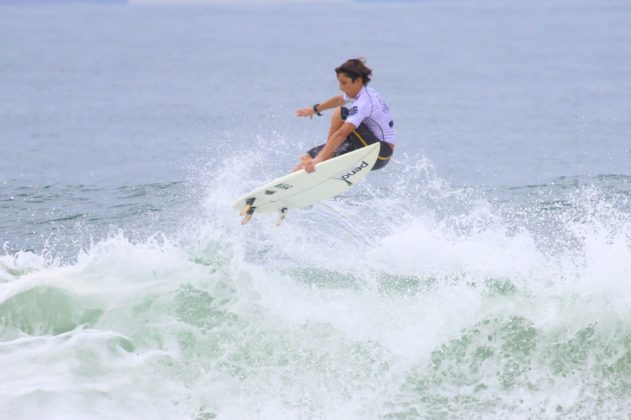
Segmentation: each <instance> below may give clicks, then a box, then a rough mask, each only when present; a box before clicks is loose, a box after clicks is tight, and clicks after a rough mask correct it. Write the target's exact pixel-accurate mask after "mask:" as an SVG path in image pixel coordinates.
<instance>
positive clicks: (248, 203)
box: [239, 198, 256, 216]
mask: <svg viewBox="0 0 631 420" xmlns="http://www.w3.org/2000/svg"><path fill="white" fill-rule="evenodd" d="M254 200H256V198H248V199H247V200H245V207H243V210H241V213H239V214H240V215H241V216H245V215H246V214H247V213H248V212H249V211H250V209H252V205H253V204H254Z"/></svg>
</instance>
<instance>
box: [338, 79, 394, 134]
mask: <svg viewBox="0 0 631 420" xmlns="http://www.w3.org/2000/svg"><path fill="white" fill-rule="evenodd" d="M344 102H346V103H347V105H346V107H347V108H348V111H349V112H348V117H347V118H346V122H349V123H351V124H353V125H354V126H355V127H359V124H361V123H362V122H363V123H364V124H366V127H368V128H369V129H370V131H372V132H373V133H374V134H375V136H376V137H377V138H378V139H379V140H381V141H387V142H388V143H394V142H395V138H396V131H395V130H394V121H393V119H392V114H391V113H390V108H389V107H388V105H387V104H386V102H385V101H384V100H383V99H382V98H381V96H379V94H378V93H377V91H376V90H374V89H373V88H371V87H368V86H364V87H362V89H361V90H360V91H359V94H358V95H357V96H356V97H355V98H351V97H349V96H347V95H346V94H345V95H344Z"/></svg>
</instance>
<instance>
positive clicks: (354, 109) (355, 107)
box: [348, 105, 357, 115]
mask: <svg viewBox="0 0 631 420" xmlns="http://www.w3.org/2000/svg"><path fill="white" fill-rule="evenodd" d="M355 114H357V105H355V106H354V107H352V108H351V109H349V110H348V115H355Z"/></svg>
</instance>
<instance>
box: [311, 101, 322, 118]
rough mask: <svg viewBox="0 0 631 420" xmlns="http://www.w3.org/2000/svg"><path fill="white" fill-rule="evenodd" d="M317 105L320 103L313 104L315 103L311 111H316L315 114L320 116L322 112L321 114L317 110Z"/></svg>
mask: <svg viewBox="0 0 631 420" xmlns="http://www.w3.org/2000/svg"><path fill="white" fill-rule="evenodd" d="M319 106H320V104H315V105H314V106H313V112H315V113H316V115H317V116H318V117H321V116H322V114H321V113H320V112H318V107H319Z"/></svg>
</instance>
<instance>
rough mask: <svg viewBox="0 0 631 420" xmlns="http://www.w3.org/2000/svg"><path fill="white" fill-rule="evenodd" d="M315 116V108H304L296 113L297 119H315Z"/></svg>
mask: <svg viewBox="0 0 631 420" xmlns="http://www.w3.org/2000/svg"><path fill="white" fill-rule="evenodd" d="M314 114H315V112H314V111H313V108H302V109H299V110H298V111H296V116H297V117H309V118H313V115H314Z"/></svg>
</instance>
